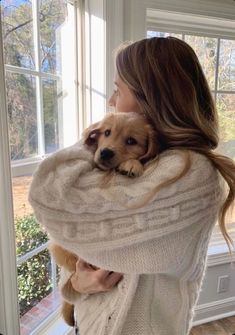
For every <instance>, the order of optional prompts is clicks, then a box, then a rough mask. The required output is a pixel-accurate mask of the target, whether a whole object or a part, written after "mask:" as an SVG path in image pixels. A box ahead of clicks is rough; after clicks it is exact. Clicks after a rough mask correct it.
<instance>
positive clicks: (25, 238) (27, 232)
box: [15, 214, 52, 316]
mask: <svg viewBox="0 0 235 335" xmlns="http://www.w3.org/2000/svg"><path fill="white" fill-rule="evenodd" d="M15 228H16V250H17V256H18V257H20V256H22V255H24V254H26V253H28V252H29V251H31V250H33V249H35V248H36V247H38V246H40V245H42V244H44V243H46V242H47V241H48V238H47V235H46V233H45V232H43V231H42V230H41V227H40V226H39V224H38V223H37V222H36V220H35V218H34V216H33V215H32V214H31V215H27V216H24V217H22V218H16V220H15ZM51 290H52V280H51V261H50V255H49V253H48V251H47V250H43V251H41V252H40V253H39V254H37V255H35V256H33V257H31V258H29V259H28V260H27V261H25V262H24V263H22V264H21V265H20V266H18V292H19V304H20V315H21V316H22V315H23V314H25V313H26V312H27V311H28V310H29V309H31V308H32V307H33V306H35V305H36V304H37V303H38V302H39V301H40V300H41V299H42V298H44V297H45V296H47V295H48V294H49V293H50V292H51Z"/></svg>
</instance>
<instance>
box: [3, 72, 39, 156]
mask: <svg viewBox="0 0 235 335" xmlns="http://www.w3.org/2000/svg"><path fill="white" fill-rule="evenodd" d="M6 91H7V105H8V122H9V137H10V149H11V159H12V160H17V159H23V158H29V157H32V156H35V155H36V154H37V141H38V140H37V138H38V136H37V108H36V93H35V77H34V76H30V75H24V74H15V73H11V72H7V73H6Z"/></svg>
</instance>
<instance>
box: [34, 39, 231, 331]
mask: <svg viewBox="0 0 235 335" xmlns="http://www.w3.org/2000/svg"><path fill="white" fill-rule="evenodd" d="M115 85H116V87H117V89H116V90H115V91H114V94H113V95H112V97H111V98H110V105H111V106H113V107H114V108H115V110H116V111H119V112H127V113H128V112H129V111H135V112H137V113H143V114H144V115H145V116H146V117H147V118H148V119H149V120H150V122H152V124H153V126H154V127H155V129H156V132H157V135H158V138H157V140H158V144H159V153H158V160H153V162H152V163H151V164H150V166H149V167H148V168H147V169H146V171H145V172H144V175H143V176H141V177H139V178H136V179H134V180H133V179H129V178H126V177H125V176H117V177H116V178H115V181H114V182H113V183H111V184H110V185H109V186H108V187H106V188H100V184H99V180H100V175H102V172H100V171H98V170H97V169H94V168H93V164H92V155H89V152H87V151H86V149H85V148H84V147H83V146H82V145H81V144H77V145H75V146H73V147H71V148H68V149H64V150H63V151H61V152H60V153H56V154H54V155H53V156H51V157H49V158H48V159H47V160H45V161H44V162H43V163H42V164H41V166H40V167H39V170H38V171H37V172H36V174H35V177H34V181H33V183H32V186H31V191H30V197H29V199H30V202H31V204H32V206H33V207H34V210H35V214H36V216H37V218H38V220H39V221H40V222H41V223H42V225H44V226H45V228H46V229H47V231H48V232H49V234H50V235H51V238H53V239H54V240H55V241H56V242H57V243H59V244H61V245H62V246H64V247H65V248H67V249H68V250H70V251H72V252H75V253H76V254H78V255H79V256H80V257H81V259H80V261H79V262H78V264H77V269H76V273H74V274H73V275H72V276H70V274H66V271H64V272H62V277H63V278H62V282H63V283H66V282H67V281H68V280H71V283H72V285H73V288H74V289H75V290H77V291H78V292H80V293H81V294H80V296H79V297H78V299H77V301H76V302H75V314H76V316H77V322H78V326H79V330H80V335H98V334H100V335H106V334H108V335H118V334H120V335H151V334H154V335H186V334H188V333H189V331H190V328H191V321H192V318H193V311H194V307H195V305H196V302H197V299H198V296H199V292H200V288H201V284H202V280H203V276H204V273H205V265H206V255H207V248H208V243H209V240H210V236H211V233H212V230H213V227H214V225H215V223H216V221H217V220H219V225H220V228H221V231H222V233H223V235H224V237H225V240H226V242H227V244H228V245H229V246H230V244H231V245H232V241H231V239H230V237H229V236H228V234H227V232H226V228H225V220H224V219H225V213H226V212H227V210H228V208H229V206H230V205H231V204H232V202H233V201H234V197H235V165H234V163H233V161H232V160H230V159H229V158H226V157H224V156H221V155H218V154H216V153H215V152H214V151H213V149H215V148H216V147H217V145H218V129H217V128H218V125H217V114H216V109H215V106H214V103H213V100H212V97H211V94H210V91H209V87H208V84H207V81H206V79H205V77H204V74H203V72H202V69H201V67H200V64H199V61H198V59H197V57H196V55H195V53H194V51H193V50H192V49H191V48H190V47H189V46H188V45H187V44H186V43H185V42H183V41H181V40H178V39H176V38H171V37H170V38H152V39H145V40H142V41H138V42H136V43H133V44H131V45H128V46H125V47H123V48H122V49H120V50H119V51H118V52H117V56H116V78H115ZM182 152H186V153H188V156H189V157H190V164H189V166H188V169H187V172H186V173H185V174H184V175H183V176H182V177H181V178H179V179H178V180H176V181H174V182H172V183H170V185H168V186H165V187H162V188H160V190H159V191H158V192H157V193H156V195H155V196H154V198H153V199H152V200H150V201H149V202H148V203H147V204H145V205H144V206H143V207H139V208H136V209H134V208H132V209H131V205H132V204H133V203H136V201H137V203H138V201H139V200H141V199H143V197H144V195H145V194H146V193H147V194H148V192H151V190H152V189H153V188H155V187H156V186H157V185H160V184H162V183H163V182H164V181H166V180H169V179H172V178H173V177H174V176H175V175H177V174H178V173H179V172H180V171H182V169H184V167H185V165H186V164H187V162H185V161H184V159H182V155H181V153H182ZM222 176H223V177H222ZM225 181H226V183H225ZM225 184H226V185H227V186H228V187H227V188H225ZM120 200H121V201H120ZM123 203H125V204H126V205H127V206H123V205H122V204H123ZM129 205H130V206H129ZM137 207H138V206H137ZM89 264H92V265H89ZM94 293H95V294H94Z"/></svg>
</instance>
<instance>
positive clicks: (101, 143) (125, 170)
mask: <svg viewBox="0 0 235 335" xmlns="http://www.w3.org/2000/svg"><path fill="white" fill-rule="evenodd" d="M83 140H84V144H86V145H87V147H88V149H89V150H92V152H93V153H94V161H95V163H96V165H97V166H98V167H99V168H100V169H102V170H104V171H110V170H115V171H118V172H119V173H121V174H124V175H127V176H128V177H138V176H140V175H141V174H142V173H143V169H144V167H143V165H144V164H145V163H146V162H147V161H149V160H150V159H152V158H154V157H155V156H156V154H157V149H158V148H157V142H156V134H155V131H154V129H153V127H152V126H151V125H150V124H149V123H148V122H147V119H146V118H145V117H144V116H142V115H140V114H138V113H134V112H130V113H109V114H107V115H106V116H105V118H104V119H103V120H102V121H100V122H97V123H95V124H93V125H91V126H90V127H89V128H87V129H86V130H85V131H84V133H83ZM49 250H50V252H51V254H52V256H53V257H54V259H55V261H56V263H57V264H58V265H60V266H63V267H64V268H65V269H67V270H68V271H69V272H71V275H72V273H74V272H75V270H76V262H77V261H78V256H76V255H74V254H72V253H70V252H69V251H67V250H65V249H63V248H62V247H60V246H58V245H56V244H51V245H50V247H49ZM94 268H95V267H94ZM61 293H62V295H63V297H64V299H65V301H64V302H63V306H62V315H63V318H64V320H65V321H66V322H67V323H68V324H69V325H70V326H73V325H74V307H73V303H74V302H75V301H76V297H77V296H78V294H79V293H78V292H76V291H75V290H74V289H73V287H72V285H71V282H70V280H68V281H67V283H66V284H65V285H64V286H63V287H62V288H61Z"/></svg>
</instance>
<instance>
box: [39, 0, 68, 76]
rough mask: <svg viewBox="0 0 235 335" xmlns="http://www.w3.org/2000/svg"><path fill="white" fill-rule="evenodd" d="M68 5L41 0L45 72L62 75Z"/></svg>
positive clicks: (61, 2)
mask: <svg viewBox="0 0 235 335" xmlns="http://www.w3.org/2000/svg"><path fill="white" fill-rule="evenodd" d="M66 3H67V1H61V0H40V42H41V70H42V71H44V72H50V73H57V74H60V73H61V34H62V32H63V29H64V27H63V25H64V22H65V21H66V19H67V4H66ZM67 38H69V37H68V36H67Z"/></svg>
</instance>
